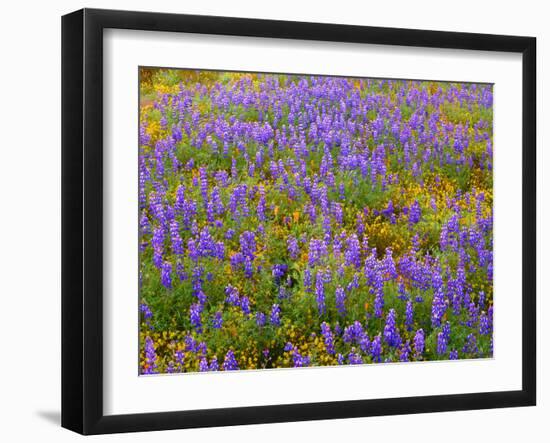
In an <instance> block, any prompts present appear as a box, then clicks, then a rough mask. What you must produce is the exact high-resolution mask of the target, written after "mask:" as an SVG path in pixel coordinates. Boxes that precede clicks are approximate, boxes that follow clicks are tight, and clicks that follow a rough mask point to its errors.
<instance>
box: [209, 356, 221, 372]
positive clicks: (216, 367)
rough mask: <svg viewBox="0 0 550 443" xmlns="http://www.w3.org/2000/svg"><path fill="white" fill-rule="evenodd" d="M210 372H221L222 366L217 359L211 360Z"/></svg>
mask: <svg viewBox="0 0 550 443" xmlns="http://www.w3.org/2000/svg"><path fill="white" fill-rule="evenodd" d="M208 370H209V371H219V370H220V365H219V364H218V359H217V358H216V357H212V358H211V359H210V364H209V365H208Z"/></svg>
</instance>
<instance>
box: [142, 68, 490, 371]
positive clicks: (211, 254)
mask: <svg viewBox="0 0 550 443" xmlns="http://www.w3.org/2000/svg"><path fill="white" fill-rule="evenodd" d="M492 89H493V88H492V85H489V84H472V83H469V84H458V83H449V82H437V81H412V80H389V79H368V78H345V77H325V76H311V75H287V74H256V73H237V72H214V71H193V70H178V69H160V68H141V69H140V109H139V118H140V127H139V191H138V192H139V248H140V254H139V257H140V263H139V288H140V289H139V311H140V327H139V334H140V350H139V370H140V374H155V373H181V372H196V371H229V370H245V369H271V368H290V367H310V366H329V365H330V366H334V365H354V364H379V363H389V362H422V361H432V360H457V359H472V358H491V357H492V354H493V143H492V141H493V132H492V131H493V93H492ZM411 364H414V363H411ZM449 364H454V363H452V362H451V363H449Z"/></svg>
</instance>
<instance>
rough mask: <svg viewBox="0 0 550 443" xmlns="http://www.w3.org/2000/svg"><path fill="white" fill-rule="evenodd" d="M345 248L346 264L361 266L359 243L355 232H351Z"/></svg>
mask: <svg viewBox="0 0 550 443" xmlns="http://www.w3.org/2000/svg"><path fill="white" fill-rule="evenodd" d="M346 244H347V248H346V251H345V253H344V258H345V264H346V266H351V265H353V266H355V267H356V268H359V267H361V244H360V243H359V239H358V238H357V234H352V235H350V236H349V237H348V239H347V242H346Z"/></svg>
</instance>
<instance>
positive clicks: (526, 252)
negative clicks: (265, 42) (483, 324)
mask: <svg viewBox="0 0 550 443" xmlns="http://www.w3.org/2000/svg"><path fill="white" fill-rule="evenodd" d="M108 28H118V29H132V30H147V31H171V32H186V33H199V34H217V35H226V36H247V37H269V38H280V39H301V40H317V41H332V42H352V43H369V44H378V45H399V46H411V47H412V46H415V47H425V48H453V49H464V50H480V51H502V52H510V53H520V54H522V65H523V79H522V88H523V91H522V93H523V97H522V113H523V118H522V132H523V135H522V137H523V138H522V157H523V165H522V166H523V177H522V183H523V189H522V196H523V201H522V205H523V214H522V221H523V227H522V229H523V231H522V241H523V245H522V254H523V256H522V263H523V265H522V290H523V291H522V353H521V358H522V388H521V390H517V391H506V392H485V393H473V394H458V395H436V396H421V397H403V398H391V399H372V400H357V401H336V402H324V403H307V404H288V405H266V406H260V407H237V408H223V409H208V410H189V411H176V412H160V413H142V414H131V415H104V413H103V407H102V404H103V334H102V328H103V318H102V316H103V298H102V282H103V275H102V268H103V246H102V245H103V227H102V220H103V198H102V195H103V148H102V137H103V111H102V109H103V87H102V85H103V31H104V30H105V29H108ZM535 63H536V39H535V38H532V37H515V36H502V35H485V34H471V33H456V32H440V31H422V30H411V29H391V28H377V27H363V26H348V25H338V24H320V23H300V22H286V21H273V20H256V19H244V18H229V17H210V16H196V15H179V14H163V13H149V12H127V11H110V10H97V9H83V10H79V11H76V12H73V13H71V14H68V15H65V16H63V18H62V426H63V427H65V428H68V429H71V430H73V431H76V432H79V433H82V434H103V433H116V432H132V431H151V430H162V429H177V428H194V427H211V426H228V425H240V424H254V423H273V422H285V421H300V420H318V419H332V418H346V417H362V416H380V415H392V414H412V413H425V412H436V411H458V410H467V409H486V408H502V407H513V406H530V405H535V403H536V352H535V350H536V315H535V309H536V142H535V141H536V132H535V131H536V90H535V84H536V68H535V66H536V65H535Z"/></svg>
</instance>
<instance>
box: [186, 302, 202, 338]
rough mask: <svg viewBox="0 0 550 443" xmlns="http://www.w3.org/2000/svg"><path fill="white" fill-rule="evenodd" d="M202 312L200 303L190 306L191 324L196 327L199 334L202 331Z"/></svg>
mask: <svg viewBox="0 0 550 443" xmlns="http://www.w3.org/2000/svg"><path fill="white" fill-rule="evenodd" d="M201 313H202V306H201V304H200V303H193V304H192V305H191V306H190V307H189V320H190V321H191V325H192V326H193V327H194V328H195V330H196V331H197V332H198V333H199V334H200V333H201V332H202V319H201Z"/></svg>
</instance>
